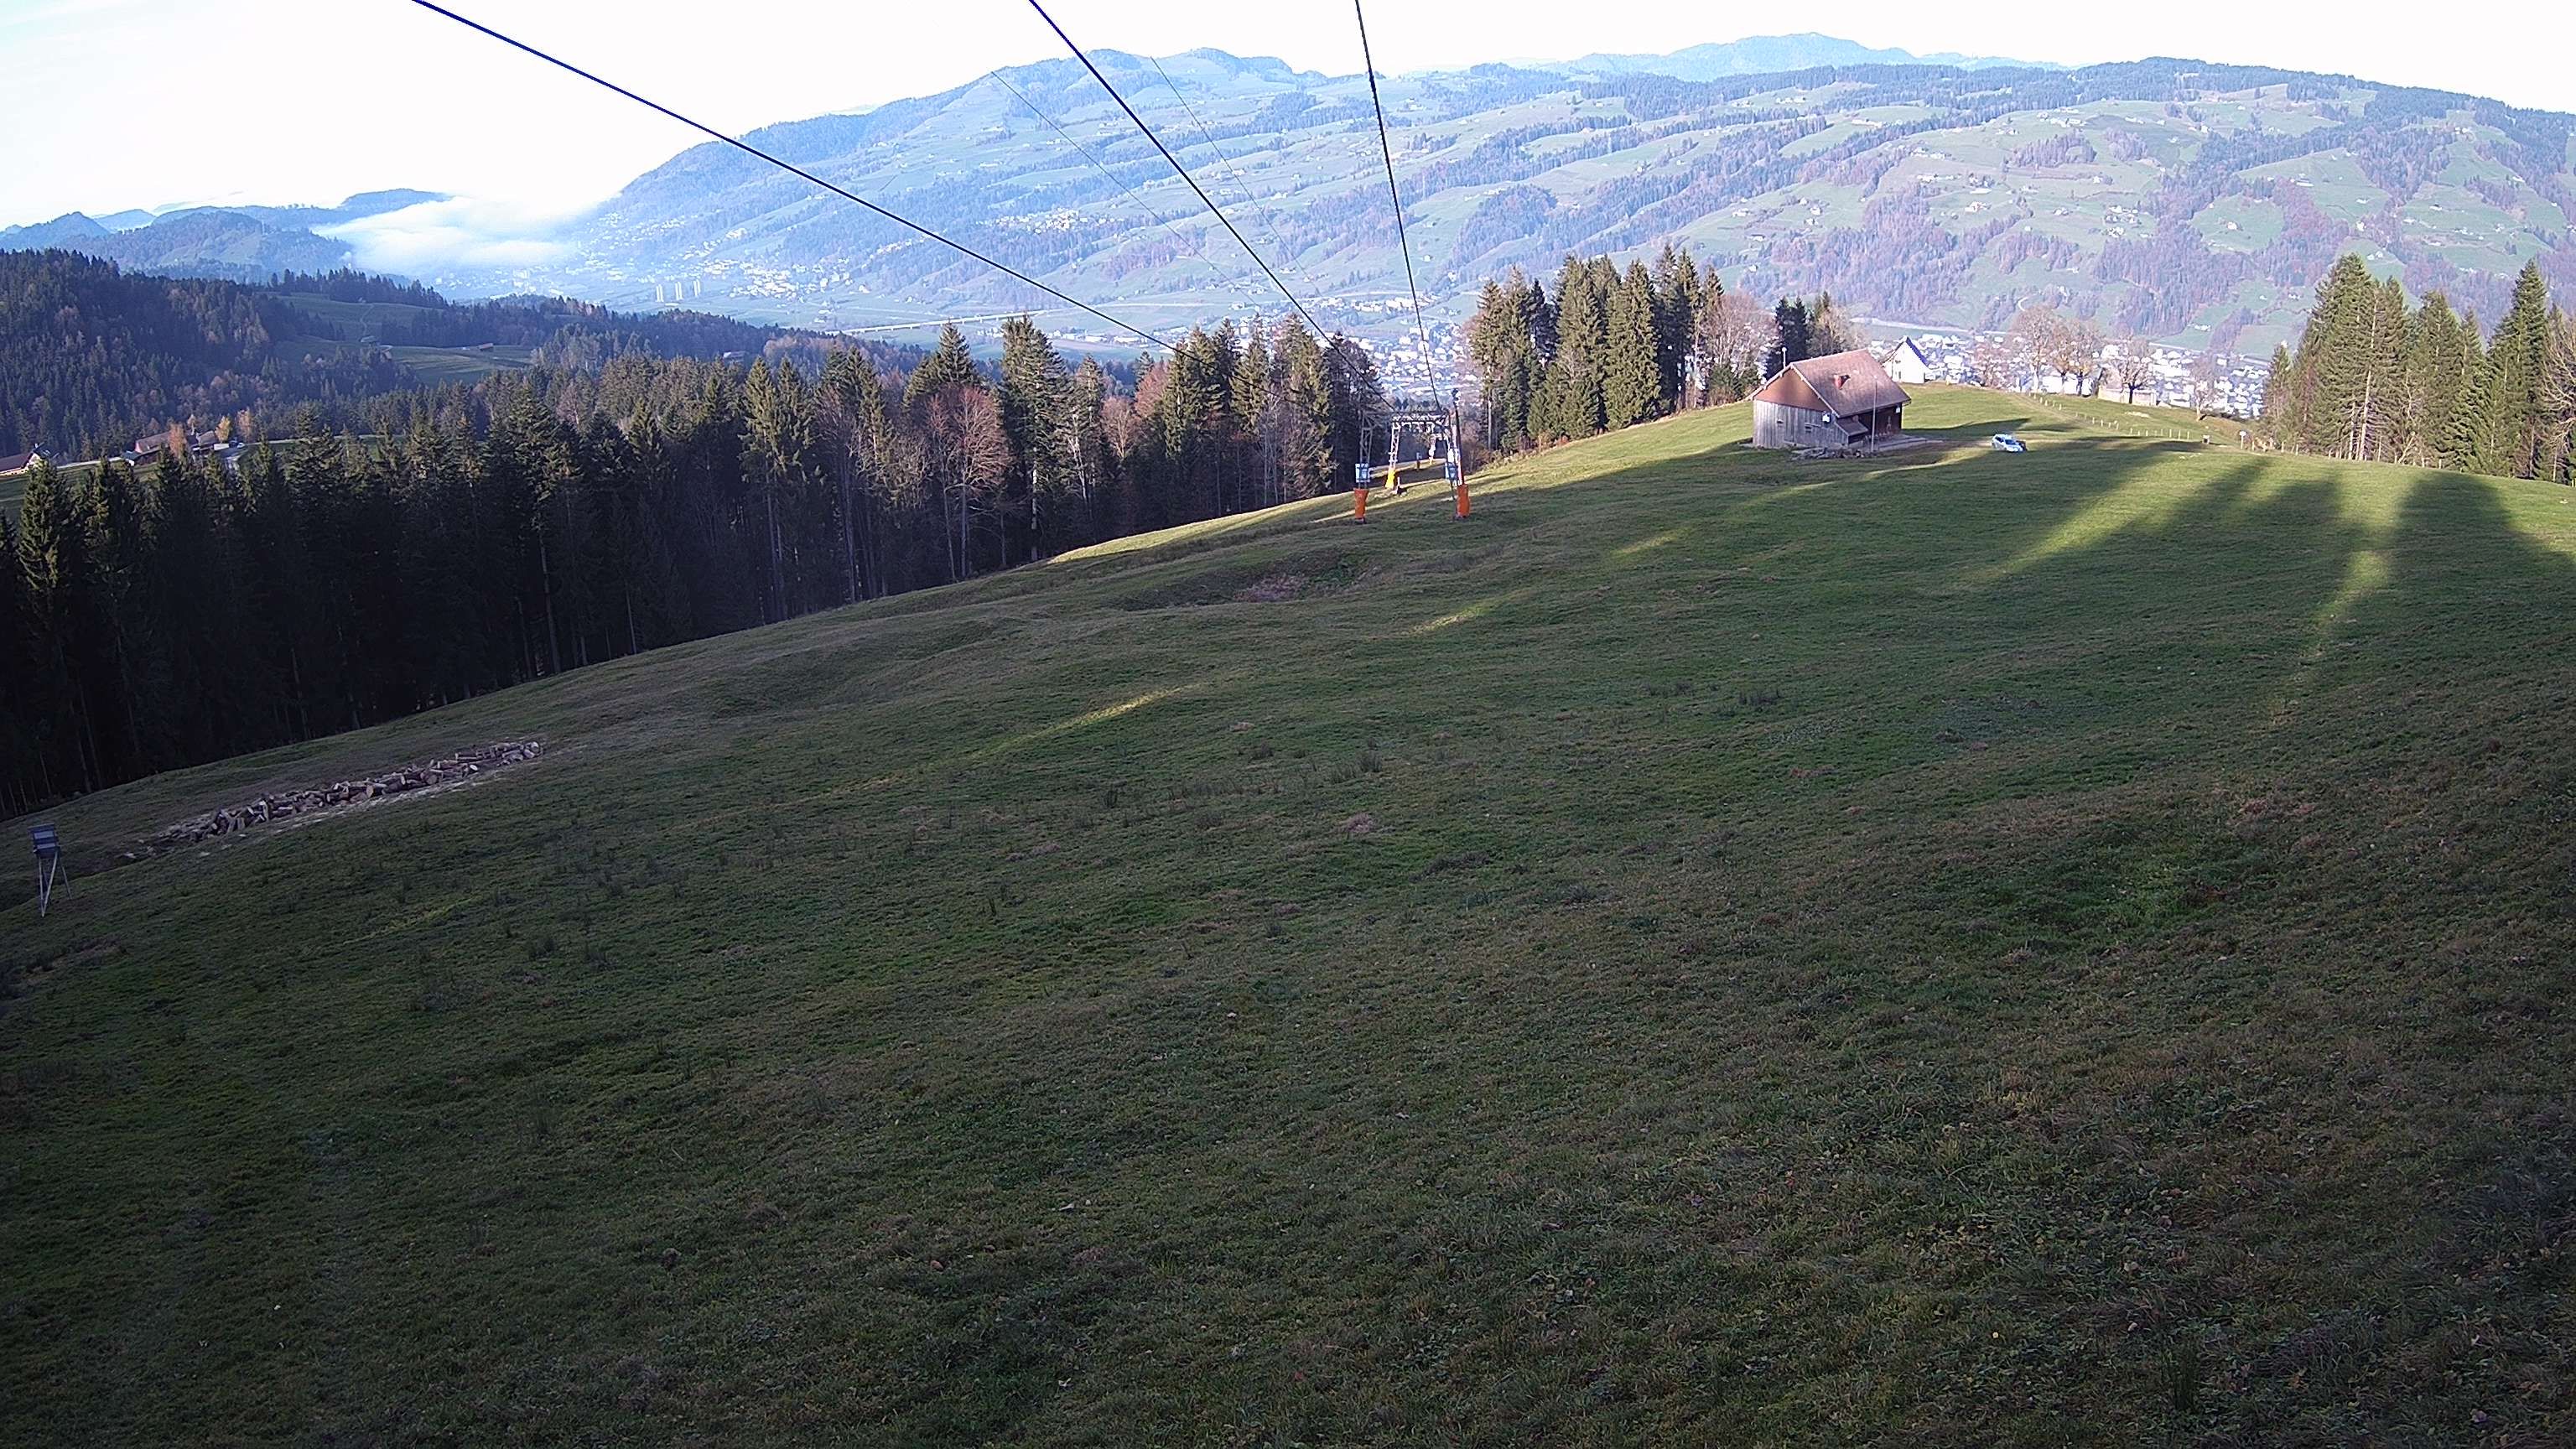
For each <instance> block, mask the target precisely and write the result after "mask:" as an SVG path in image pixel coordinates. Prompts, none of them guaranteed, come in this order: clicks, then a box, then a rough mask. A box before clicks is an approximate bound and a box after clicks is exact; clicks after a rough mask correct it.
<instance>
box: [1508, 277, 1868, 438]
mask: <svg viewBox="0 0 2576 1449" xmlns="http://www.w3.org/2000/svg"><path fill="white" fill-rule="evenodd" d="M1466 343H1467V355H1468V360H1469V362H1470V363H1471V364H1472V366H1473V367H1474V369H1475V371H1476V374H1477V376H1478V377H1479V378H1480V379H1481V381H1482V384H1483V388H1482V405H1481V408H1480V410H1479V419H1480V422H1481V429H1482V431H1481V440H1482V442H1483V443H1484V445H1485V446H1486V447H1488V448H1494V449H1499V450H1502V451H1505V452H1514V451H1519V450H1521V449H1524V448H1531V447H1541V446H1545V445H1546V444H1548V443H1551V442H1557V441H1562V440H1565V439H1570V438H1587V437H1590V436H1592V435H1593V434H1595V433H1600V432H1606V431H1609V430H1611V429H1614V428H1624V427H1627V426H1629V425H1630V424H1632V423H1641V422H1644V421H1646V420H1647V419H1649V418H1658V417H1662V416H1664V415H1666V414H1668V413H1672V412H1675V411H1678V410H1681V409H1685V408H1694V407H1705V406H1710V405H1713V404H1717V403H1728V402H1735V401H1738V400H1740V399H1742V398H1743V397H1745V396H1746V395H1747V394H1749V393H1751V392H1752V391H1753V390H1754V389H1756V388H1758V387H1760V386H1761V384H1762V381H1763V379H1764V378H1766V377H1768V376H1770V375H1771V374H1772V373H1775V372H1777V371H1779V370H1780V369H1781V368H1782V367H1785V366H1787V365H1788V364H1789V363H1791V362H1801V361H1804V360H1806V359H1807V358H1809V357H1817V356H1823V355H1826V354H1830V353H1834V352H1841V351H1846V350H1848V349H1851V348H1855V347H1858V346H1860V345H1861V343H1860V338H1859V333H1858V332H1857V331H1856V330H1855V329H1854V328H1853V327H1852V326H1851V324H1850V323H1849V322H1848V321H1847V320H1846V319H1845V318H1844V316H1843V314H1842V312H1841V309H1839V308H1838V307H1836V306H1835V305H1834V300H1833V298H1832V296H1831V295H1830V294H1827V295H1820V296H1818V297H1815V298H1813V299H1807V298H1796V297H1792V298H1787V299H1784V300H1783V301H1781V302H1779V303H1778V304H1777V305H1776V306H1773V307H1771V308H1769V309H1768V310H1766V309H1764V308H1762V307H1761V306H1759V305H1758V304H1756V303H1754V302H1752V301H1751V300H1749V299H1747V298H1745V297H1742V296H1740V295H1738V294H1736V293H1732V292H1729V291H1728V290H1727V288H1726V285H1725V283H1724V282H1722V281H1720V280H1719V278H1718V274H1717V269H1716V268H1715V267H1713V266H1703V265H1701V264H1700V263H1698V262H1696V261H1694V260H1693V259H1692V257H1691V254H1690V251H1689V249H1688V248H1686V247H1680V246H1676V245H1674V244H1673V243H1670V242H1667V243H1665V244H1664V249H1663V251H1662V252H1661V253H1660V254H1658V255H1657V256H1656V258H1655V261H1654V263H1653V265H1651V266H1649V265H1648V264H1646V263H1644V262H1641V261H1632V262H1630V263H1629V264H1628V266H1627V269H1626V270H1625V271H1622V270H1621V269H1620V267H1619V265H1618V264H1617V263H1616V262H1614V261H1612V260H1611V259H1610V258H1608V257H1606V256H1595V257H1590V258H1581V257H1574V256H1568V257H1567V258H1566V259H1565V262H1564V264H1563V265H1562V266H1560V267H1559V268H1558V269H1557V274H1556V290H1555V293H1554V295H1553V296H1551V295H1550V294H1549V291H1548V289H1547V287H1546V286H1544V285H1543V284H1541V283H1539V282H1537V281H1535V280H1532V279H1531V278H1529V277H1528V276H1526V275H1525V274H1523V273H1522V272H1521V270H1520V269H1519V268H1517V267H1515V268H1513V269H1512V270H1511V272H1510V273H1509V274H1508V275H1506V276H1504V277H1501V278H1498V279H1496V280H1493V281H1489V282H1487V283H1486V284H1485V287H1484V291H1483V293H1482V295H1481V296H1480V297H1479V299H1478V302H1477V306H1476V312H1475V315H1474V316H1473V317H1472V318H1470V319H1469V320H1468V324H1467V333H1466Z"/></svg>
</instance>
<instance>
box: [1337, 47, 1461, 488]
mask: <svg viewBox="0 0 2576 1449" xmlns="http://www.w3.org/2000/svg"><path fill="white" fill-rule="evenodd" d="M1351 14H1353V15H1354V16H1357V17H1358V19H1359V23H1360V64H1361V66H1362V67H1364V68H1365V69H1366V70H1367V71H1368V87H1369V108H1370V109H1372V110H1374V111H1376V112H1377V149H1378V155H1379V156H1380V157H1382V158H1384V159H1385V161H1386V199H1387V201H1388V202H1389V203H1391V204H1392V205H1393V206H1394V208H1395V244H1396V246H1397V248H1398V249H1399V250H1401V251H1402V252H1403V253H1404V289H1405V290H1406V291H1408V292H1411V293H1412V294H1413V335H1414V336H1415V337H1417V338H1419V339H1420V340H1421V342H1422V365H1423V366H1424V367H1426V368H1428V367H1430V366H1431V329H1430V328H1429V327H1428V326H1426V325H1425V324H1424V323H1423V320H1422V289H1421V288H1420V287H1417V286H1415V285H1414V284H1413V242H1412V239H1411V238H1409V237H1407V236H1406V235H1405V232H1404V198H1403V196H1401V195H1399V194H1398V193H1397V191H1396V189H1395V147H1394V144H1393V143H1391V142H1390V141H1388V140H1387V138H1386V104H1385V102H1383V101H1380V100H1379V99H1378V95H1377V61H1376V60H1375V59H1373V58H1372V57H1371V56H1370V55H1369V42H1368V12H1367V11H1365V10H1363V9H1361V8H1360V0H1351ZM1457 398H1458V385H1457V383H1456V382H1455V381H1454V380H1453V381H1452V382H1451V383H1450V385H1449V399H1450V411H1451V412H1452V413H1455V412H1456V411H1457ZM1450 426H1451V430H1452V432H1453V433H1454V432H1455V430H1456V423H1455V421H1454V419H1453V421H1452V422H1451V425H1450ZM1450 446H1451V447H1456V446H1457V444H1456V443H1455V442H1454V441H1453V442H1452V443H1451V444H1450Z"/></svg>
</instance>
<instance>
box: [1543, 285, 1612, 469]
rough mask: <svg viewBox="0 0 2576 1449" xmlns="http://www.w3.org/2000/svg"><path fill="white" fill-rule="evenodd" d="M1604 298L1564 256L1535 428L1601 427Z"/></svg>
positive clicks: (1559, 433)
mask: <svg viewBox="0 0 2576 1449" xmlns="http://www.w3.org/2000/svg"><path fill="white" fill-rule="evenodd" d="M1607 308H1608V299H1607V298H1606V297H1604V296H1603V295H1602V294H1601V292H1600V290H1599V289H1598V288H1597V287H1596V286H1595V285H1594V278H1593V275H1592V272H1591V270H1590V269H1589V268H1588V267H1586V266H1585V265H1584V264H1583V263H1581V262H1579V261H1577V260H1575V259H1574V258H1572V257H1568V258H1566V259H1565V267H1564V269H1563V270H1562V271H1561V272H1559V274H1558V276H1557V284H1556V356H1555V358H1554V359H1553V360H1552V361H1551V362H1549V364H1548V370H1547V380H1546V382H1545V383H1544V384H1543V385H1542V388H1541V392H1540V397H1541V403H1540V408H1539V411H1540V413H1541V417H1540V419H1539V422H1538V430H1539V431H1541V432H1544V433H1547V434H1550V435H1553V436H1555V437H1560V438H1588V437H1590V436H1592V435H1593V434H1594V433H1597V432H1599V431H1601V424H1602V417H1603V407H1602V395H1601V383H1602V378H1601V367H1602V360H1603V356H1604V354H1605V353H1607V352H1608V350H1609V343H1610V319H1609V316H1608V311H1607Z"/></svg>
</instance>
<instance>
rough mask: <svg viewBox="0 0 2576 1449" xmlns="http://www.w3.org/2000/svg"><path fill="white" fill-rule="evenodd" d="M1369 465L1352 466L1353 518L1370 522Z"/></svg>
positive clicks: (1358, 464) (1355, 464) (1357, 464)
mask: <svg viewBox="0 0 2576 1449" xmlns="http://www.w3.org/2000/svg"><path fill="white" fill-rule="evenodd" d="M1368 496H1369V465H1368V464H1366V463H1353V464H1352V465H1351V517H1353V518H1356V519H1358V520H1359V521H1360V522H1362V523H1366V522H1368Z"/></svg>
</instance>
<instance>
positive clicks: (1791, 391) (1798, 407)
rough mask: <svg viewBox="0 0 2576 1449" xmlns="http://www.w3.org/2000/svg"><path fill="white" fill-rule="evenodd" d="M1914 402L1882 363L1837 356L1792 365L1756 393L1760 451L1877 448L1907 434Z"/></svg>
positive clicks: (1859, 354) (1755, 429)
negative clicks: (1908, 412) (1909, 408)
mask: <svg viewBox="0 0 2576 1449" xmlns="http://www.w3.org/2000/svg"><path fill="white" fill-rule="evenodd" d="M1912 401H1913V399H1912V398H1909V397H1907V396H1906V395H1905V389H1903V388H1901V387H1898V386H1897V385H1896V379H1894V378H1892V377H1889V376H1888V375H1887V369H1886V368H1884V367H1881V366H1879V363H1878V359H1877V358H1875V357H1872V356H1870V355H1869V354H1868V353H1866V352H1837V353H1834V354H1832V355H1831V356H1827V357H1810V358H1808V359H1807V360H1805V361H1804V362H1793V363H1790V364H1789V365H1788V366H1787V367H1784V368H1782V369H1781V370H1780V374H1779V376H1777V377H1774V378H1772V379H1771V380H1770V381H1769V382H1766V383H1764V384H1763V385H1762V390H1761V391H1760V392H1757V393H1755V394H1754V395H1753V446H1755V447H1757V448H1861V449H1867V448H1873V447H1878V446H1880V445H1882V444H1887V443H1893V442H1895V441H1896V440H1897V439H1898V438H1899V437H1900V436H1902V435H1903V433H1904V431H1905V405H1906V404H1907V403H1909V402H1912Z"/></svg>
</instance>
